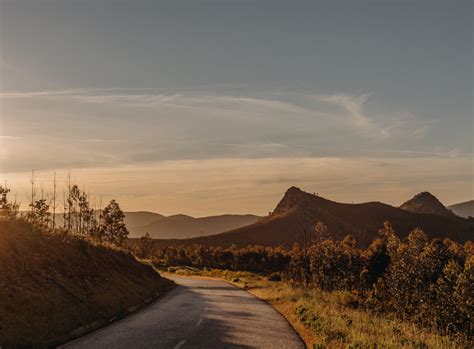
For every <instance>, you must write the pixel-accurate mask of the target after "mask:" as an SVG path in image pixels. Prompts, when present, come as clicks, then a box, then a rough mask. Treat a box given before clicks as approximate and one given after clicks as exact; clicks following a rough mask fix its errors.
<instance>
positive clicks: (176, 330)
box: [62, 277, 304, 349]
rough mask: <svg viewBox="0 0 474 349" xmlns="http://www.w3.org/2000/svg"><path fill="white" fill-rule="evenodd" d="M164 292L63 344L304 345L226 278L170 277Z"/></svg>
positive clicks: (266, 307)
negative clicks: (134, 310) (169, 286)
mask: <svg viewBox="0 0 474 349" xmlns="http://www.w3.org/2000/svg"><path fill="white" fill-rule="evenodd" d="M172 279H173V280H174V281H175V282H176V283H177V284H178V286H177V287H175V288H174V289H173V290H171V291H169V292H168V293H167V294H166V295H165V296H164V297H162V298H161V299H159V300H157V301H156V302H154V303H152V304H150V305H149V306H147V307H145V308H143V309H141V310H140V311H138V312H137V313H135V314H132V315H130V316H128V317H126V318H125V319H123V320H121V321H118V322H116V323H114V324H112V325H110V326H108V327H105V328H103V329H101V330H99V331H96V332H94V333H91V334H89V335H87V336H85V337H82V338H79V339H77V340H75V341H73V342H71V343H68V344H66V345H64V346H63V347H62V348H69V349H75V348H78V349H79V348H81V349H86V348H87V349H92V348H160V349H161V348H163V349H166V348H170V349H179V348H181V349H186V348H272V349H273V348H286V349H292V348H304V344H303V343H302V341H301V340H300V338H299V337H298V336H297V335H296V333H295V332H294V331H293V329H292V328H291V326H290V325H289V324H288V323H287V322H286V320H285V319H284V318H283V317H282V316H281V315H280V314H279V313H278V312H277V311H276V310H274V309H273V308H272V307H271V306H269V305H268V304H266V303H265V302H263V301H261V300H259V299H258V298H256V297H254V296H252V295H251V294H249V293H247V292H245V291H242V290H240V289H238V288H236V287H234V286H232V285H230V284H228V283H226V282H223V281H215V280H198V279H190V278H180V277H172Z"/></svg>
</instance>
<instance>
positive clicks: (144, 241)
mask: <svg viewBox="0 0 474 349" xmlns="http://www.w3.org/2000/svg"><path fill="white" fill-rule="evenodd" d="M138 248H139V252H140V257H141V258H148V257H150V255H151V254H152V253H153V248H154V243H153V239H152V238H151V236H150V234H149V233H146V234H145V235H144V236H142V237H141V238H140V245H139V246H138Z"/></svg>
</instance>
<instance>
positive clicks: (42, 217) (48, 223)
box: [0, 174, 129, 247]
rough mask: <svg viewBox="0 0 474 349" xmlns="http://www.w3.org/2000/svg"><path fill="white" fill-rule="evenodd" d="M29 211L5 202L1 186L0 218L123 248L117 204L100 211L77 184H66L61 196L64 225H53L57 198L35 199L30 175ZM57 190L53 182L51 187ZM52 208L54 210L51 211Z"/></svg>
mask: <svg viewBox="0 0 474 349" xmlns="http://www.w3.org/2000/svg"><path fill="white" fill-rule="evenodd" d="M31 183H32V189H31V196H30V203H29V204H28V206H29V208H30V209H29V211H28V212H27V213H23V214H21V213H20V212H19V207H20V205H19V204H18V203H17V202H16V200H15V201H13V202H12V201H10V200H9V199H8V194H9V192H10V189H9V188H7V187H6V185H5V186H0V219H7V220H10V219H22V220H25V221H27V222H29V223H30V224H32V225H34V226H36V227H37V228H39V229H41V230H42V231H45V232H49V233H54V234H62V235H63V236H65V237H75V238H81V239H86V240H88V241H90V242H92V243H95V244H98V245H107V246H114V247H123V246H124V244H125V241H126V240H127V238H128V234H129V232H128V229H127V227H126V225H125V223H124V218H125V215H124V213H123V212H122V210H121V209H120V206H119V204H118V203H117V202H116V201H115V200H112V201H110V203H109V204H108V205H107V206H105V208H103V209H98V210H97V209H95V208H94V207H92V205H91V203H90V200H89V196H88V195H87V194H86V193H85V192H84V191H83V190H80V189H79V187H78V186H77V185H68V188H67V192H65V193H64V198H63V199H64V200H63V201H64V210H63V214H62V215H63V226H62V227H61V226H58V225H56V212H55V205H56V197H55V195H56V194H55V193H54V196H53V197H52V198H49V199H47V198H46V197H45V196H44V195H43V193H42V194H41V196H40V197H38V195H37V193H36V188H35V185H34V177H33V174H32V179H31ZM54 187H55V188H56V183H55V184H54ZM52 208H53V209H52Z"/></svg>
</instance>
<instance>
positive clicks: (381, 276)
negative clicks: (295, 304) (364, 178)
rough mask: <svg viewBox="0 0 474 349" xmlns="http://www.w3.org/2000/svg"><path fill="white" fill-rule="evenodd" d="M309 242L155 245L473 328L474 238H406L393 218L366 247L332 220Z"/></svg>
mask: <svg viewBox="0 0 474 349" xmlns="http://www.w3.org/2000/svg"><path fill="white" fill-rule="evenodd" d="M316 231H317V233H318V238H317V239H316V240H314V241H312V242H311V243H309V244H308V247H307V248H302V247H301V246H299V245H297V244H295V245H294V246H293V247H292V248H291V249H286V248H283V247H275V248H272V247H262V246H247V247H245V248H236V247H235V246H232V247H230V248H222V247H205V246H200V245H194V246H169V247H165V248H154V249H153V248H152V249H148V251H149V255H148V256H143V257H152V258H154V259H156V261H157V263H161V264H163V265H166V266H178V265H186V266H193V267H200V268H219V269H229V270H243V271H251V272H257V273H266V274H270V273H275V272H278V273H280V274H281V276H282V277H283V278H285V279H286V280H287V281H288V282H290V283H291V284H293V285H294V286H296V287H314V288H319V289H321V290H324V291H328V292H331V291H349V294H350V296H351V297H350V298H351V301H350V302H349V305H350V306H353V307H364V308H365V309H368V310H371V311H374V312H379V313H392V314H396V315H397V316H398V317H400V318H402V319H404V320H410V321H414V322H416V323H418V324H421V325H422V326H425V327H428V328H434V329H437V330H439V331H441V332H442V333H447V334H451V335H452V334H461V335H465V336H467V337H468V338H470V339H472V338H473V336H474V326H473V319H474V244H473V243H472V242H467V243H465V244H464V245H461V244H459V243H457V242H454V241H451V240H449V239H440V238H435V239H429V238H428V237H427V235H426V234H425V233H424V232H423V231H422V230H420V229H415V230H414V231H412V232H411V233H410V234H409V235H408V236H407V238H406V239H404V240H403V241H402V240H400V239H399V238H398V237H397V236H396V234H395V232H394V230H393V228H392V226H391V225H390V223H388V222H387V223H385V225H384V227H383V228H382V229H381V230H380V231H379V238H377V239H376V240H374V241H373V242H372V244H371V245H370V246H369V247H368V248H367V249H360V248H358V247H356V241H355V239H354V238H353V237H352V236H350V235H348V236H347V237H346V238H345V239H344V240H342V241H333V240H331V238H330V234H328V231H327V227H325V226H324V225H323V224H321V223H318V224H317V225H316Z"/></svg>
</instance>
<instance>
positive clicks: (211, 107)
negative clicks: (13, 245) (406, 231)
mask: <svg viewBox="0 0 474 349" xmlns="http://www.w3.org/2000/svg"><path fill="white" fill-rule="evenodd" d="M473 60H474V57H473V51H472V2H471V1H450V2H446V1H429V2H427V1H423V0H419V1H410V2H408V1H389V0H387V1H358V2H352V1H331V2H329V1H315V2H305V1H294V2H282V1H274V2H269V1H264V0H261V1H255V2H247V1H240V2H236V1H230V0H229V1H201V2H200V3H199V4H196V3H193V2H191V1H174V2H172V1H157V2H150V1H134V2H132V3H131V2H129V1H128V2H127V1H120V0H102V1H68V0H66V1H54V0H50V1H9V0H7V1H5V0H3V1H0V181H1V183H3V181H4V180H8V184H9V187H11V188H12V190H13V192H16V193H17V194H18V200H19V201H22V202H23V203H25V202H26V200H27V196H26V193H27V192H28V191H29V176H30V172H31V169H35V171H36V172H37V184H38V189H40V186H41V183H43V186H44V188H45V192H48V191H51V183H52V178H53V172H54V171H56V172H57V175H58V185H59V188H58V194H59V196H60V202H61V198H62V196H61V195H62V186H63V185H64V182H65V179H66V176H67V171H68V169H71V170H72V176H73V177H74V178H75V181H76V183H77V184H79V185H80V186H81V187H82V186H84V187H85V189H86V191H88V192H89V193H90V194H91V196H93V197H94V198H96V199H97V200H98V198H99V197H100V196H102V200H103V202H106V201H107V200H110V199H111V198H115V199H116V200H117V201H118V202H119V203H120V205H121V206H122V208H123V209H124V210H126V211H139V210H147V211H154V212H158V213H161V214H165V215H170V214H175V213H184V214H189V215H192V216H207V215H216V214H224V213H251V214H258V215H264V214H266V213H268V211H270V210H272V209H273V208H274V206H275V205H276V203H277V202H278V200H279V199H280V198H281V196H282V195H283V193H284V191H285V190H286V189H288V187H290V186H298V187H300V188H301V189H303V190H305V191H308V192H317V193H319V194H320V195H322V196H324V197H326V198H328V199H331V200H335V201H342V202H365V201H381V202H385V203H389V204H392V205H397V206H398V205H400V204H401V203H402V202H404V201H405V200H407V199H409V198H410V197H412V196H413V195H415V194H416V193H418V192H421V191H430V192H431V193H433V194H434V195H436V196H437V197H438V198H439V199H440V200H441V201H442V202H443V203H444V204H446V205H451V204H454V203H458V202H464V201H467V200H471V199H473V197H474V194H473V193H474V176H473V171H474V162H473V133H474V128H473V127H474V126H473V105H472V100H473V86H472V78H473V65H472V64H473V63H472V62H473Z"/></svg>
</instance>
